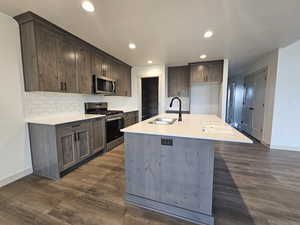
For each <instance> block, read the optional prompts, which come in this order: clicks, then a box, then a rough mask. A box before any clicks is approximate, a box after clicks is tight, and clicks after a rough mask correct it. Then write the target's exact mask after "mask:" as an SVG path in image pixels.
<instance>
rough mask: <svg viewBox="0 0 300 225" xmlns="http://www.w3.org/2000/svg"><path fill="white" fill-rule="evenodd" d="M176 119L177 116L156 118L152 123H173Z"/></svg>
mask: <svg viewBox="0 0 300 225" xmlns="http://www.w3.org/2000/svg"><path fill="white" fill-rule="evenodd" d="M175 121H176V119H175V118H161V117H159V118H156V119H155V120H152V121H150V122H149V123H151V124H159V125H171V124H173V123H174V122H175Z"/></svg>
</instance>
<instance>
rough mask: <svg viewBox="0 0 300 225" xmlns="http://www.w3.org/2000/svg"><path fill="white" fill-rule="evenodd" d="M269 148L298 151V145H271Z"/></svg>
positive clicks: (299, 149) (299, 148)
mask: <svg viewBox="0 0 300 225" xmlns="http://www.w3.org/2000/svg"><path fill="white" fill-rule="evenodd" d="M270 149H271V150H287V151H296V152H300V147H294V146H285V145H271V146H270Z"/></svg>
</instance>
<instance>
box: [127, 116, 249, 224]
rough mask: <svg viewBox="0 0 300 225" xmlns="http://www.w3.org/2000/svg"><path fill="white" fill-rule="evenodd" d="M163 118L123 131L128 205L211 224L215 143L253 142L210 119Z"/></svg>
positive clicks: (198, 222)
mask: <svg viewBox="0 0 300 225" xmlns="http://www.w3.org/2000/svg"><path fill="white" fill-rule="evenodd" d="M175 119H177V114H162V115H159V116H157V117H153V118H151V119H148V120H145V121H143V122H140V123H138V124H135V125H133V126H130V127H128V128H125V129H123V130H122V131H123V132H124V133H125V174H126V196H125V199H126V201H127V202H128V203H131V204H134V205H137V206H140V207H143V208H147V209H150V210H153V211H157V212H160V213H165V214H167V215H170V216H175V217H178V218H181V219H184V220H187V221H190V222H193V223H195V224H208V225H213V224H214V218H213V214H212V198H213V174H214V142H215V141H230V142H239V143H252V141H251V140H250V139H249V138H247V137H246V136H244V135H243V134H241V133H240V132H238V131H237V130H236V129H234V128H232V127H230V126H229V125H228V124H226V123H225V122H223V121H222V120H221V119H220V118H218V117H217V116H214V115H191V114H187V115H183V119H182V121H181V122H180V121H178V120H175Z"/></svg>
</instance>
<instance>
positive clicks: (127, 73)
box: [124, 66, 131, 97]
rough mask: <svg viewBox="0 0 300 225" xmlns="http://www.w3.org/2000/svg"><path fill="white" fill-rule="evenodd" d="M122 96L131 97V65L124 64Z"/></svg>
mask: <svg viewBox="0 0 300 225" xmlns="http://www.w3.org/2000/svg"><path fill="white" fill-rule="evenodd" d="M124 75H125V76H124V79H125V82H124V96H127V97H131V67H129V66H125V73H124Z"/></svg>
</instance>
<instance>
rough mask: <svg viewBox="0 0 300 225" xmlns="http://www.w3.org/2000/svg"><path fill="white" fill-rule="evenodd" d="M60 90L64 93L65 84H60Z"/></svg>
mask: <svg viewBox="0 0 300 225" xmlns="http://www.w3.org/2000/svg"><path fill="white" fill-rule="evenodd" d="M60 90H61V91H63V90H64V83H63V82H62V81H61V82H60Z"/></svg>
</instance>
